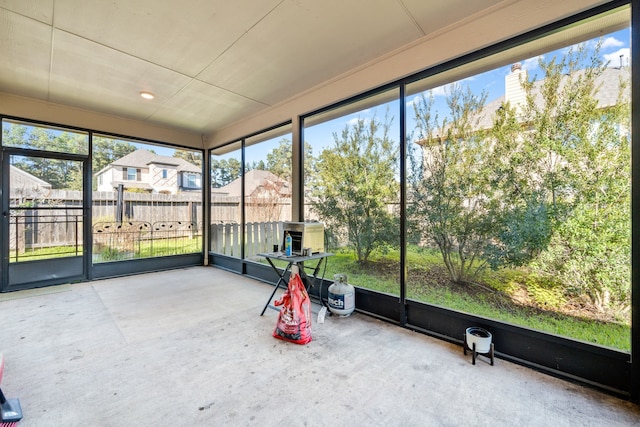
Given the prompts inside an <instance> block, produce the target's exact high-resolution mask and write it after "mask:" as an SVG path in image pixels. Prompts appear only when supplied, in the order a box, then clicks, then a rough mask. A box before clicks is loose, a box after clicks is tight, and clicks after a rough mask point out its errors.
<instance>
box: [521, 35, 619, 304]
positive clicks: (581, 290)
mask: <svg viewBox="0 0 640 427" xmlns="http://www.w3.org/2000/svg"><path fill="white" fill-rule="evenodd" d="M599 52H600V44H598V45H597V46H596V47H595V48H594V49H588V48H587V46H586V45H584V44H583V45H580V46H578V47H577V48H575V49H571V50H570V51H568V52H567V53H566V54H565V55H564V56H563V57H561V58H560V59H556V58H553V59H551V60H549V61H546V62H545V61H542V60H541V61H540V68H541V69H542V70H543V73H544V76H543V77H544V79H543V80H542V82H541V88H540V97H539V98H535V97H534V96H533V91H532V89H533V87H534V85H535V84H536V83H535V81H531V82H527V83H526V84H525V88H526V89H527V91H528V93H529V95H528V97H527V106H526V109H525V111H524V117H525V119H526V120H527V122H528V123H529V129H530V130H531V131H530V132H528V133H526V134H524V135H523V138H524V139H525V140H526V141H527V143H529V144H531V145H532V146H535V147H537V150H536V152H537V153H539V157H538V158H537V162H536V163H535V166H537V169H535V170H534V173H535V176H537V177H540V179H539V180H538V182H537V184H538V185H539V186H540V189H541V192H544V194H545V195H546V197H547V200H548V202H549V204H550V206H551V207H552V209H551V212H552V214H553V220H554V229H553V234H552V237H551V242H550V245H549V249H548V251H547V252H545V253H543V254H541V256H540V257H539V259H537V262H536V263H535V264H534V266H535V267H536V268H537V269H538V270H540V271H541V272H544V273H546V274H549V275H553V276H555V277H557V278H559V279H561V280H562V282H563V283H564V285H565V287H566V288H567V290H568V291H569V292H572V293H578V294H584V295H587V296H589V297H590V299H591V301H592V303H593V304H594V305H595V306H596V307H597V308H599V309H601V310H604V309H607V308H612V309H617V310H626V309H628V306H629V303H630V279H629V278H630V274H631V271H630V260H629V256H630V250H631V240H630V234H629V229H630V225H631V221H630V204H631V199H630V198H631V182H630V175H631V172H630V167H631V153H630V143H629V133H628V132H629V129H630V122H629V118H630V111H629V100H628V98H626V95H625V93H626V92H625V89H626V88H627V84H628V80H629V74H628V70H625V69H621V70H620V74H621V79H620V81H619V82H617V83H618V91H619V92H618V98H617V101H616V102H615V104H614V105H610V106H604V108H603V106H601V105H598V100H597V98H596V94H597V93H598V91H600V90H601V87H600V86H599V84H600V82H601V80H602V79H601V77H602V75H603V73H604V72H605V70H606V69H607V64H606V63H604V62H603V61H602V60H601V59H600V54H599Z"/></svg>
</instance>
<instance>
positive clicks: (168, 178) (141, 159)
mask: <svg viewBox="0 0 640 427" xmlns="http://www.w3.org/2000/svg"><path fill="white" fill-rule="evenodd" d="M96 180H97V182H98V187H97V189H98V191H113V190H114V189H117V188H118V186H119V185H120V184H122V185H123V186H124V188H125V189H137V190H142V191H147V192H149V193H164V194H176V193H179V192H183V191H201V190H202V169H201V168H200V167H198V166H196V165H194V164H192V163H189V162H187V161H186V160H184V159H180V158H177V157H168V156H159V155H157V154H154V153H152V152H150V151H148V150H144V149H139V150H136V151H134V152H133V153H129V154H127V155H126V156H124V157H121V158H120V159H118V160H116V161H115V162H113V163H111V164H109V165H108V166H106V167H105V168H104V169H102V170H101V171H99V172H98V173H97V174H96Z"/></svg>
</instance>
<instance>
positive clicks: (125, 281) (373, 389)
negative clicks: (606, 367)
mask: <svg viewBox="0 0 640 427" xmlns="http://www.w3.org/2000/svg"><path fill="white" fill-rule="evenodd" d="M272 289H273V288H271V287H270V286H268V285H266V284H263V283H260V282H257V281H253V280H251V279H248V278H245V277H242V276H238V275H236V274H233V273H229V272H225V271H222V270H219V269H215V268H212V267H195V268H188V269H180V270H173V271H169V272H161V273H152V274H145V275H138V276H132V277H126V278H118V279H110V280H102V281H96V282H91V283H82V284H76V285H64V286H57V287H51V288H44V289H40V290H33V291H23V292H17V293H10V294H0V319H1V322H2V327H1V328H0V351H2V352H3V353H4V355H5V376H4V379H3V383H2V389H3V391H4V392H5V394H6V395H7V397H16V398H19V399H20V402H21V404H22V408H23V411H24V419H23V420H22V421H21V422H20V423H19V424H18V425H19V426H20V427H28V426H123V425H126V426H159V425H171V426H385V427H389V426H462V425H468V426H483V425H486V426H516V425H517V426H605V425H606V426H627V425H628V426H630V425H640V407H639V406H637V405H635V404H632V403H629V402H626V401H624V400H620V399H618V398H615V397H612V396H609V395H607V394H603V393H600V392H598V391H595V390H593V389H589V388H585V387H581V386H579V385H576V384H573V383H570V382H566V381H562V380H559V379H556V378H553V377H550V376H547V375H544V374H541V373H538V372H536V371H533V370H531V369H527V368H524V367H521V366H518V365H514V364H511V363H508V362H506V361H504V360H499V359H497V360H496V364H495V366H490V365H489V363H487V362H485V361H484V359H483V360H480V361H479V362H478V363H477V364H476V365H475V366H473V365H472V364H471V356H466V357H465V356H464V355H463V352H462V348H461V347H460V346H455V345H452V344H448V343H446V342H443V341H440V340H437V339H433V338H430V337H427V336H424V335H422V334H418V333H414V332H410V331H408V330H405V329H402V328H400V327H397V326H394V325H391V324H387V323H385V322H382V321H379V320H376V319H373V318H370V317H368V316H365V315H363V314H359V313H355V314H353V315H352V316H351V317H348V318H336V317H327V318H326V320H325V322H324V323H322V324H320V323H318V322H317V318H316V317H315V316H314V319H313V321H314V323H313V341H312V342H311V343H309V344H307V345H305V346H299V345H296V344H291V343H286V342H284V341H280V340H276V339H275V338H273V337H272V336H271V332H272V331H273V328H274V325H275V323H276V317H277V314H278V313H277V312H276V311H274V310H267V312H266V313H265V315H264V316H262V317H261V316H260V315H259V314H260V311H261V310H262V307H263V306H264V304H265V302H266V299H267V298H268V296H269V294H270V292H271V290H272ZM318 309H319V306H318V305H317V304H314V312H316V313H317V311H318Z"/></svg>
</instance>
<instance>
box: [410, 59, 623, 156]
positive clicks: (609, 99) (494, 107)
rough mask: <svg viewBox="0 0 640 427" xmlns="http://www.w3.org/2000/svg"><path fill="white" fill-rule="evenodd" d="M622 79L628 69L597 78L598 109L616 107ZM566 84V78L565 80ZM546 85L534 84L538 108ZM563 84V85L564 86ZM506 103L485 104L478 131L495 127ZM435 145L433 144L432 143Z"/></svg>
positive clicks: (500, 99) (608, 71)
mask: <svg viewBox="0 0 640 427" xmlns="http://www.w3.org/2000/svg"><path fill="white" fill-rule="evenodd" d="M581 74H584V70H580V71H577V72H576V74H575V77H580V75H581ZM620 79H626V80H628V79H629V70H628V69H626V68H606V69H605V70H604V72H603V73H602V74H601V75H600V76H598V77H597V78H596V81H595V85H596V88H597V91H596V93H595V98H596V100H597V101H598V108H606V107H610V106H612V105H615V104H616V103H617V102H618V95H619V93H618V91H619V85H620ZM564 81H565V82H566V78H565V79H564ZM543 84H544V80H537V81H536V82H534V84H533V89H532V92H533V94H534V96H535V103H536V105H537V106H539V107H541V106H542V105H543V103H544V100H543V98H542V94H541V88H542V85H543ZM563 84H564V82H563V83H561V85H563ZM625 90H626V93H625V94H624V96H629V92H630V86H629V85H627V87H626V89H625ZM504 102H505V96H504V95H502V96H500V97H498V98H496V99H494V100H492V101H489V102H487V103H486V104H485V106H484V108H483V110H482V112H480V113H479V115H478V116H476V119H477V123H478V124H477V126H476V129H477V130H485V129H490V128H491V127H493V120H494V117H495V114H496V112H497V111H498V110H499V109H500V108H501V107H502V105H503V104H504ZM418 143H419V144H421V145H429V144H427V140H426V139H424V140H422V141H420V142H418ZM432 143H433V142H432Z"/></svg>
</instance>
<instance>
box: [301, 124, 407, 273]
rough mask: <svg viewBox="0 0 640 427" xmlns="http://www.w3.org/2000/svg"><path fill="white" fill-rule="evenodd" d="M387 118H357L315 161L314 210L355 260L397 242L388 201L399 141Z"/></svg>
mask: <svg viewBox="0 0 640 427" xmlns="http://www.w3.org/2000/svg"><path fill="white" fill-rule="evenodd" d="M390 125H391V119H389V118H388V116H387V117H385V121H384V122H379V121H378V120H377V119H376V118H375V117H374V118H372V119H371V120H365V119H358V121H357V122H356V123H355V124H353V125H352V126H351V127H349V126H348V125H347V126H345V128H344V129H343V131H342V133H341V134H339V135H338V134H337V133H334V134H333V139H334V145H333V146H332V147H331V148H327V149H325V150H324V151H323V152H322V153H321V154H320V156H319V157H318V159H317V162H316V175H315V176H314V179H313V182H312V183H311V198H312V200H314V209H315V210H316V212H317V213H318V216H319V217H320V219H321V220H322V221H324V222H325V224H327V227H328V228H329V229H330V230H331V231H332V232H333V233H335V234H337V235H343V236H344V237H345V238H346V240H347V242H348V244H349V245H350V246H351V247H352V248H353V250H354V252H355V255H356V259H357V260H358V262H361V263H363V262H366V261H367V260H368V258H369V255H370V254H371V252H372V251H373V250H374V249H376V248H379V247H383V246H384V245H386V244H389V243H396V240H397V236H398V224H397V221H396V218H395V216H393V215H392V214H391V213H389V210H388V205H389V204H390V203H392V202H396V201H397V196H398V191H399V186H398V181H397V176H396V172H397V164H398V144H397V143H394V142H393V141H392V140H391V139H390V137H389V127H390Z"/></svg>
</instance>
